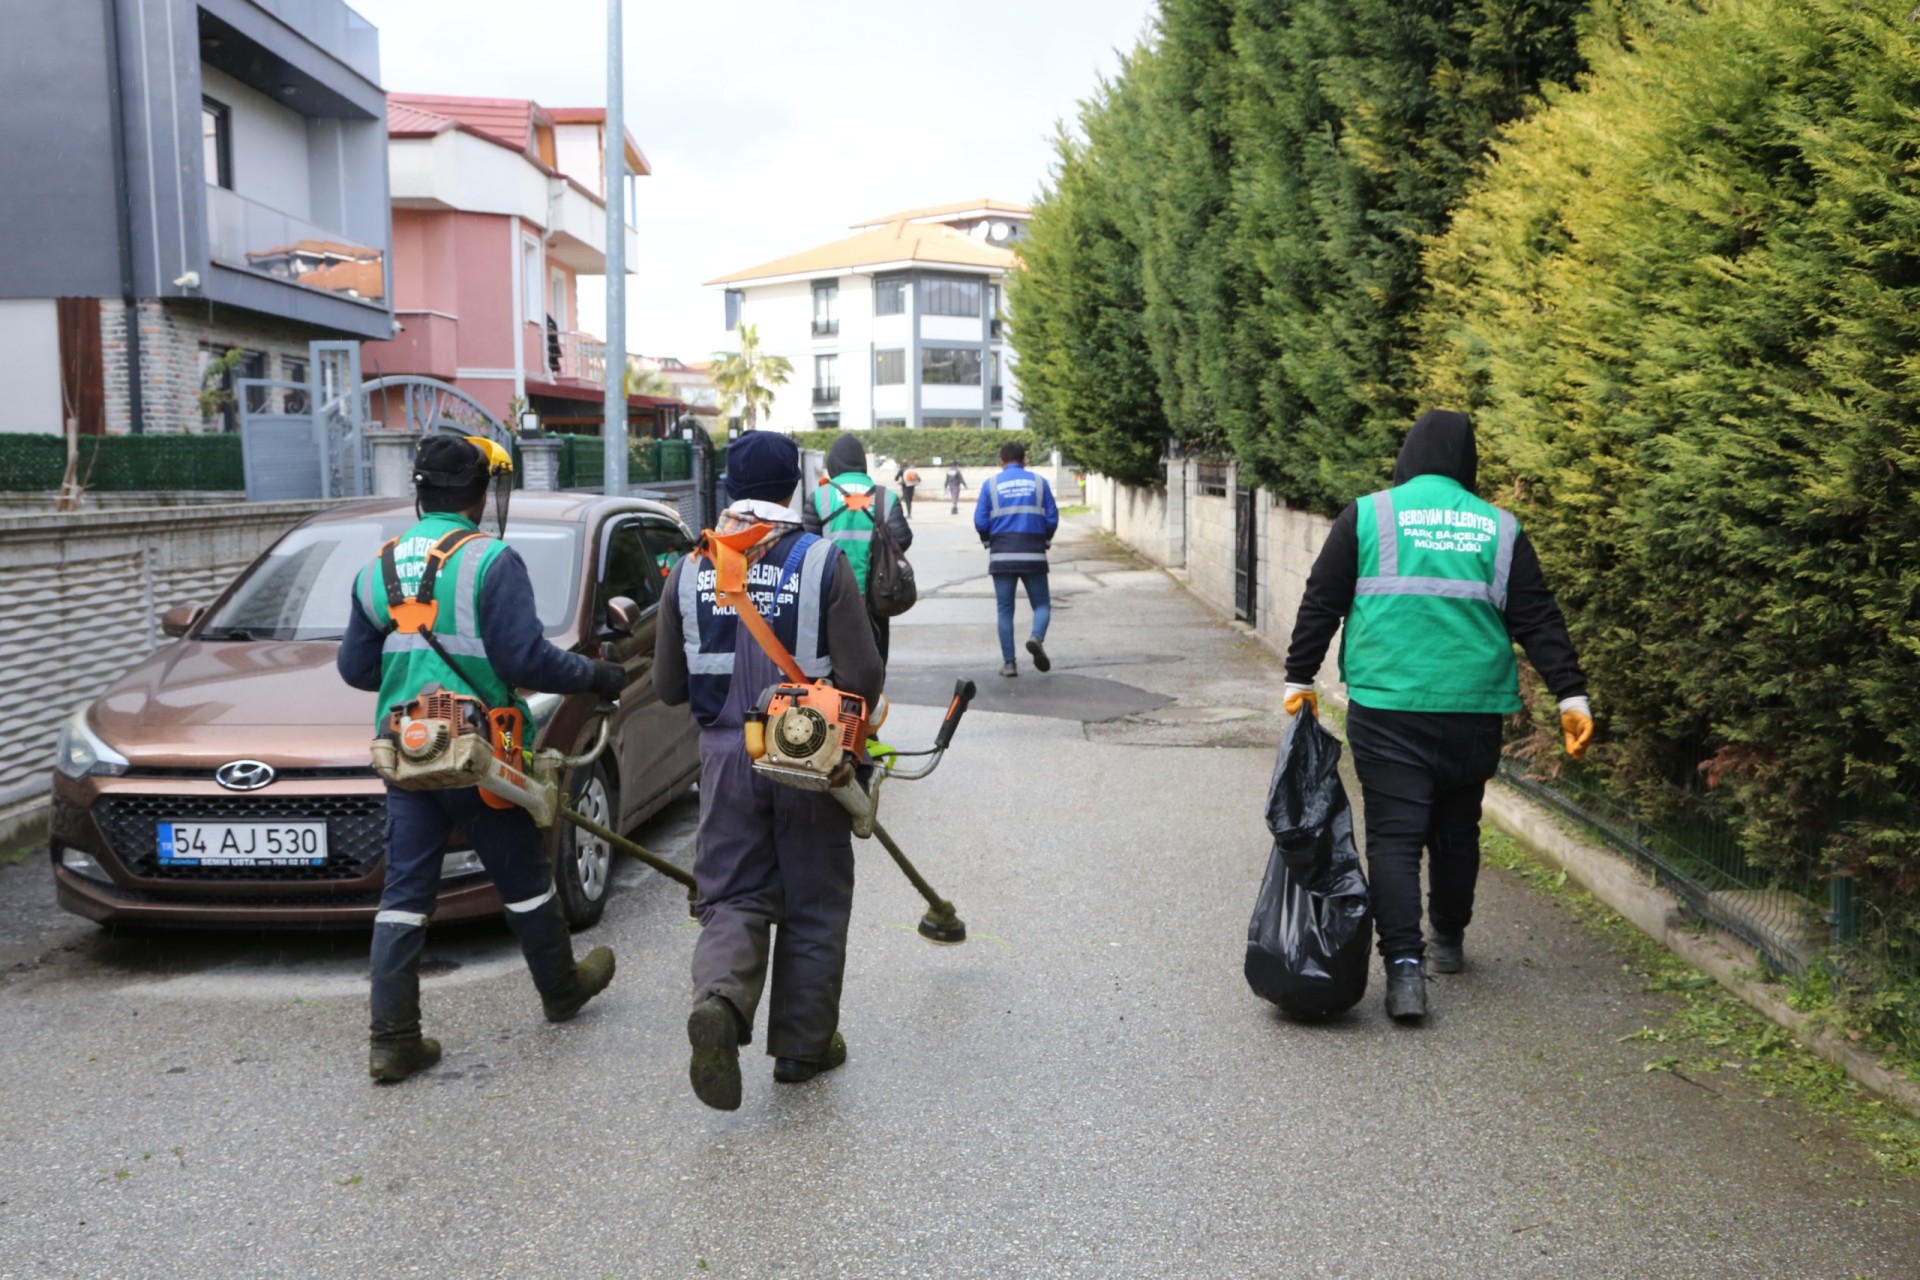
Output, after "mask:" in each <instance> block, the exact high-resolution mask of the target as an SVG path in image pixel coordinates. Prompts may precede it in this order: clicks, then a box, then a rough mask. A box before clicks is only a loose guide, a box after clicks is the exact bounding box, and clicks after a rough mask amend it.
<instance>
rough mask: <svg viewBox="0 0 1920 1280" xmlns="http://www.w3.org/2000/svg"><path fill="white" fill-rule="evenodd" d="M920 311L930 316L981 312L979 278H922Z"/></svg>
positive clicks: (974, 314) (964, 314)
mask: <svg viewBox="0 0 1920 1280" xmlns="http://www.w3.org/2000/svg"><path fill="white" fill-rule="evenodd" d="M920 313H921V314H922V315H929V316H977V315H979V314H980V282H979V281H978V280H938V279H935V280H922V281H921V282H920Z"/></svg>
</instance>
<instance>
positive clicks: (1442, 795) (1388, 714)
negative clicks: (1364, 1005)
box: [1347, 702, 1500, 957]
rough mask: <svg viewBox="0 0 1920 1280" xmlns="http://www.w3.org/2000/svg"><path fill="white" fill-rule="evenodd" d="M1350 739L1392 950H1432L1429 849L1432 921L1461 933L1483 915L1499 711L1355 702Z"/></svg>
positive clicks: (1383, 948)
mask: <svg viewBox="0 0 1920 1280" xmlns="http://www.w3.org/2000/svg"><path fill="white" fill-rule="evenodd" d="M1347 744H1348V745H1349V746H1351V747H1352V748H1353V768H1354V772H1355V773H1357V774H1359V776H1360V792H1361V796H1362V799H1363V801H1364V804H1365V809H1366V814H1365V818H1366V830H1367V878H1368V881H1369V884H1370V886H1371V888H1372V891H1373V911H1374V921H1375V925H1376V927H1377V928H1378V929H1379V932H1380V954H1381V955H1383V956H1388V957H1393V956H1418V955H1424V954H1425V953H1426V943H1425V940H1424V938H1423V937H1422V935H1421V931H1420V855H1421V852H1422V851H1423V850H1424V851H1425V852H1426V854H1427V920H1428V923H1429V924H1431V925H1432V926H1433V931H1434V932H1435V933H1436V934H1443V935H1446V936H1449V937H1457V936H1458V935H1460V934H1461V933H1464V932H1465V931H1466V928H1467V925H1468V924H1469V923H1470V922H1471V921H1472V919H1473V890H1474V885H1475V883H1476V882H1477V881H1478V880H1479V877H1480V801H1481V798H1482V797H1483V796H1484V795H1485V794H1486V789H1487V780H1488V779H1489V778H1491V777H1493V775H1494V771H1495V770H1496V769H1497V768H1498V767H1499V764H1500V717H1499V716H1497V715H1492V714H1479V713H1453V712H1446V713H1442V712H1425V711H1376V710H1372V709H1370V708H1367V707H1363V706H1361V705H1360V704H1359V703H1357V702H1356V703H1353V704H1352V705H1350V706H1349V707H1348V708H1347Z"/></svg>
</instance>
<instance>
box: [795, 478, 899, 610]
mask: <svg viewBox="0 0 1920 1280" xmlns="http://www.w3.org/2000/svg"><path fill="white" fill-rule="evenodd" d="M836 484H837V485H839V486H840V489H845V490H846V491H847V492H848V493H868V492H871V491H872V490H873V489H874V488H876V487H877V486H876V485H875V484H874V483H873V478H872V477H871V476H868V475H866V474H864V473H863V472H859V471H843V472H841V473H840V474H839V475H837V476H834V477H833V478H832V479H831V480H829V481H828V482H827V483H826V484H823V485H821V486H820V487H819V488H818V489H815V490H814V491H813V510H814V513H815V514H816V515H818V516H819V517H820V534H821V536H822V537H824V538H825V539H826V540H827V541H828V542H831V543H833V544H834V545H835V546H837V547H839V548H840V549H841V550H842V551H844V552H846V553H847V562H848V563H849V564H851V565H852V566H853V577H854V581H855V582H858V583H859V584H860V594H861V595H862V596H863V597H864V596H865V595H866V592H867V564H868V561H869V559H870V558H871V556H872V554H873V529H874V526H875V525H876V524H878V523H879V522H880V521H882V520H885V519H886V518H887V513H886V512H885V511H884V510H882V509H881V508H882V507H884V506H885V505H886V498H885V495H884V494H883V495H882V496H881V497H879V498H876V499H875V500H874V504H873V506H871V507H869V508H867V510H866V511H855V510H853V509H852V508H851V507H849V506H847V501H846V499H845V498H842V497H841V496H840V489H836V488H834V487H833V486H834V485H836ZM869 513H871V515H872V518H871V519H869V518H868V515H869Z"/></svg>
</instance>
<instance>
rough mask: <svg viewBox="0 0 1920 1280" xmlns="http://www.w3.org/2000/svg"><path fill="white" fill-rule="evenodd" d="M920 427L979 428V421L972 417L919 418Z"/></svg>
mask: <svg viewBox="0 0 1920 1280" xmlns="http://www.w3.org/2000/svg"><path fill="white" fill-rule="evenodd" d="M920 425H921V426H922V427H972V428H978V427H979V425H980V419H979V418H978V417H972V418H961V417H956V416H948V417H944V418H931V417H926V418H921V419H920Z"/></svg>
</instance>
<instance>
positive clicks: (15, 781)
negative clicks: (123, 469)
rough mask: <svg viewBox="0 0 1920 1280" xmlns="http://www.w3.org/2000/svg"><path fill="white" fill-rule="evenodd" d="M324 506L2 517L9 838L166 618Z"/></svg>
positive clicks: (156, 642)
mask: <svg viewBox="0 0 1920 1280" xmlns="http://www.w3.org/2000/svg"><path fill="white" fill-rule="evenodd" d="M330 505H333V504H331V503H327V502H274V503H251V504H249V503H234V504H231V505H222V506H204V507H197V508H172V509H166V510H132V511H90V512H78V513H74V514H68V515H52V514H36V515H6V516H0V564H4V565H5V566H6V572H5V573H4V574H0V722H3V723H5V724H6V725H7V726H8V732H7V735H6V737H5V739H4V740H0V834H4V833H6V832H9V831H12V830H15V829H17V828H18V827H19V826H21V825H24V824H25V823H27V822H31V821H32V820H33V818H34V817H35V816H36V814H37V811H38V810H39V809H40V808H41V807H42V806H44V804H45V803H46V795H47V785H48V783H47V777H48V771H49V770H50V769H51V768H52V764H53V751H54V742H55V740H56V738H57V737H58V735H59V729H60V722H61V720H62V719H64V718H65V717H66V715H67V713H68V712H70V711H72V710H73V709H74V708H75V707H77V706H79V705H80V704H81V703H83V702H85V701H87V700H88V699H91V698H93V697H96V696H98V695H99V693H100V692H101V691H102V690H103V689H105V688H106V687H107V686H108V685H109V684H111V683H112V682H113V681H115V680H117V679H118V678H119V677H120V675H121V674H122V673H123V672H125V671H126V670H127V669H128V668H130V667H132V666H133V665H134V664H135V663H137V662H139V661H140V660H141V659H143V658H145V657H146V656H147V655H148V654H150V653H152V652H153V651H154V650H155V649H156V648H158V647H159V646H160V645H161V644H162V643H163V642H164V641H165V640H166V637H164V636H162V635H161V633H160V615H161V614H162V613H164V612H165V611H166V610H168V609H169V608H172V607H173V606H174V605H176V604H206V603H210V602H211V601H212V600H213V598H214V596H215V595H216V594H218V593H219V591H220V590H221V589H222V588H223V587H225V586H226V585H227V583H228V582H230V581H232V579H233V577H234V575H235V574H236V573H238V572H239V570H240V569H241V568H243V567H244V566H245V565H246V564H247V563H248V562H249V561H251V560H252V559H253V558H254V557H255V556H257V555H258V554H259V553H260V552H261V551H263V550H265V549H266V548H267V546H268V545H270V544H271V543H272V542H273V541H274V540H275V539H276V538H278V537H279V536H280V535H281V534H282V533H284V532H286V531H287V529H288V528H290V527H291V526H292V525H293V524H294V523H296V522H297V521H299V520H300V519H301V518H302V517H304V516H307V515H309V514H311V513H312V512H315V511H319V510H322V509H324V508H325V507H328V506H330Z"/></svg>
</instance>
